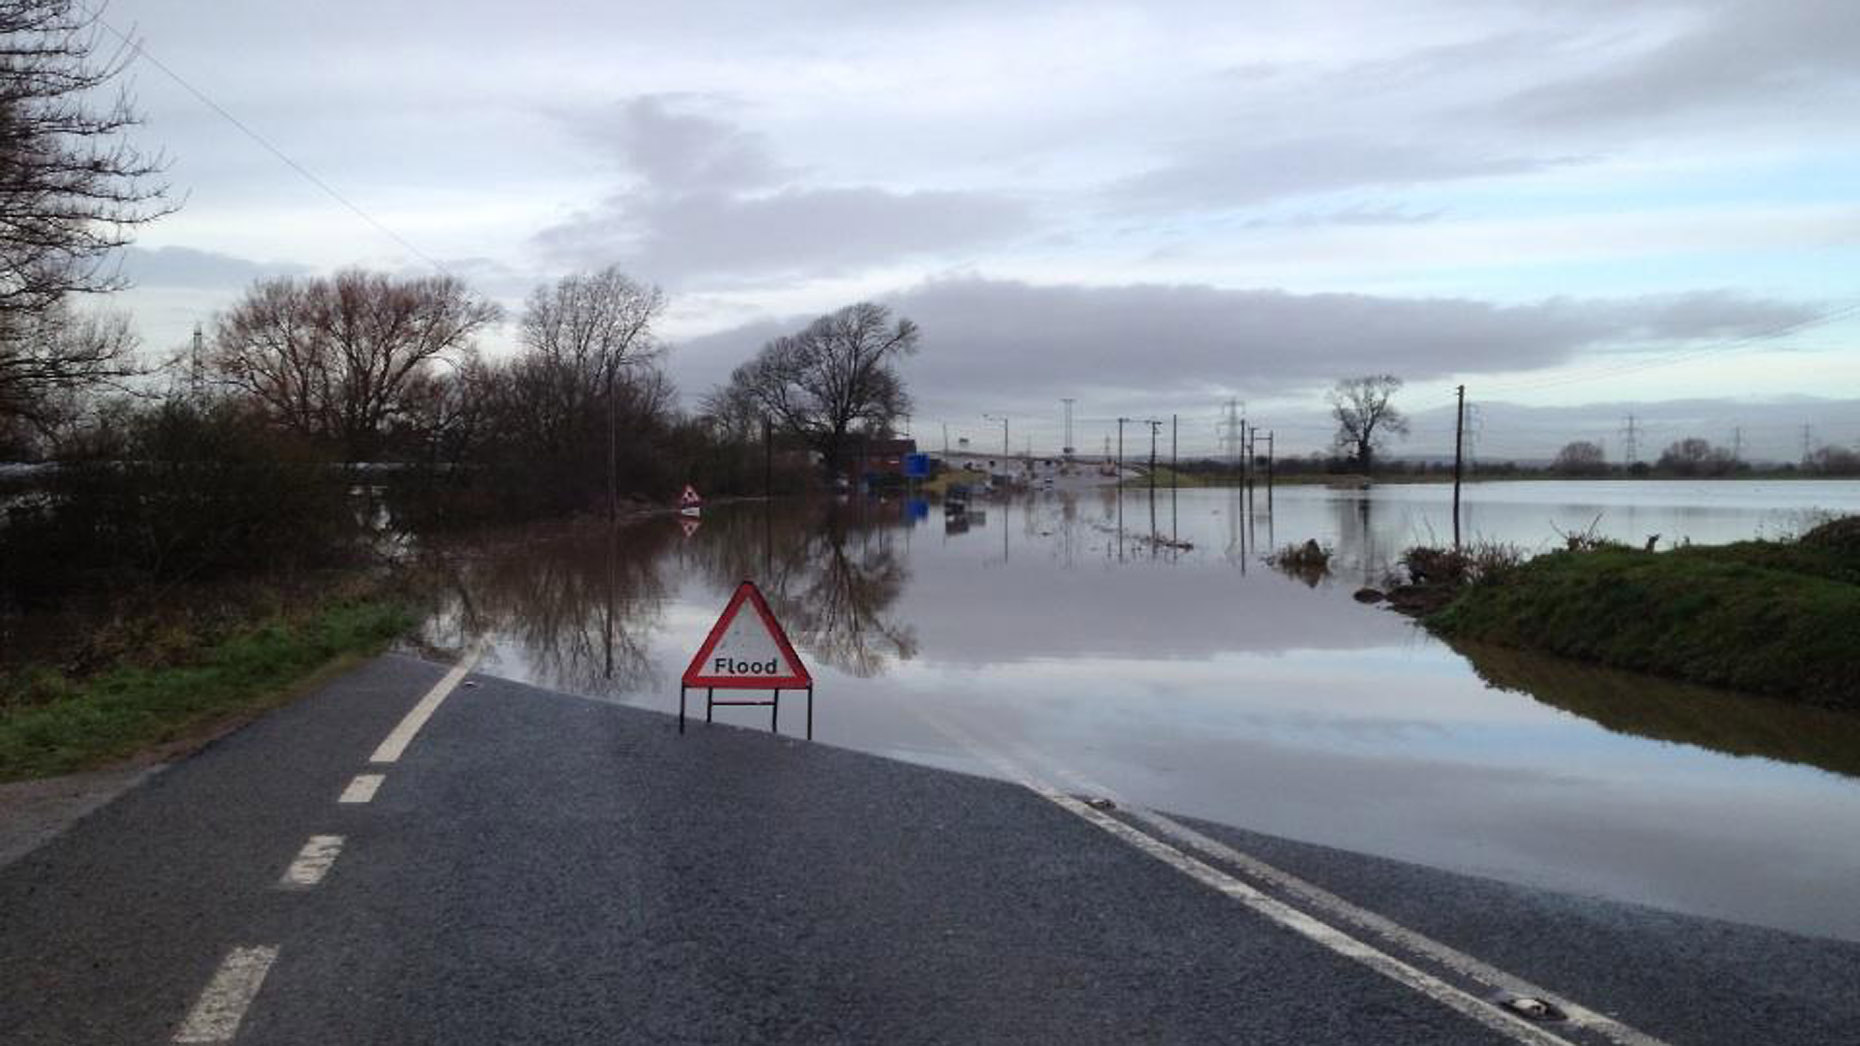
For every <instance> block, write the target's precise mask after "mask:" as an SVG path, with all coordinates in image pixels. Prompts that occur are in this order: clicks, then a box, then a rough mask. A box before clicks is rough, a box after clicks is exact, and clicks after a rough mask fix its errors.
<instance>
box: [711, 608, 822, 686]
mask: <svg viewBox="0 0 1860 1046" xmlns="http://www.w3.org/2000/svg"><path fill="white" fill-rule="evenodd" d="M684 685H685V686H688V687H700V686H701V687H706V688H711V687H714V688H717V689H720V690H777V689H792V688H799V687H811V686H813V685H814V677H813V676H811V675H809V674H808V671H807V666H806V665H804V664H802V663H801V656H800V655H799V654H796V653H795V652H794V645H793V644H791V643H789V642H788V635H787V633H785V632H783V631H782V628H781V625H780V624H779V623H778V622H776V620H775V614H774V612H773V611H771V610H769V604H768V601H767V600H765V599H763V598H762V592H761V590H760V589H758V588H756V585H755V582H753V581H745V582H743V583H742V584H740V585H738V586H736V594H735V595H732V596H731V597H730V602H729V604H728V605H727V606H725V607H724V608H723V613H722V615H720V616H719V617H718V618H717V623H716V624H715V625H712V626H711V629H710V635H709V636H707V637H705V639H704V643H703V645H702V646H700V647H698V652H697V656H696V657H693V658H692V659H691V665H690V667H688V668H686V669H685V675H684Z"/></svg>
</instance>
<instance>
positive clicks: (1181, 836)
mask: <svg viewBox="0 0 1860 1046" xmlns="http://www.w3.org/2000/svg"><path fill="white" fill-rule="evenodd" d="M1120 809H1122V810H1123V811H1124V812H1125V813H1127V814H1129V815H1130V816H1131V817H1133V818H1136V819H1137V820H1139V821H1143V822H1144V823H1146V824H1150V825H1153V826H1155V828H1156V829H1157V830H1158V831H1160V832H1162V833H1163V834H1165V835H1168V836H1172V837H1174V838H1175V839H1176V840H1178V841H1180V842H1182V843H1184V844H1186V845H1187V846H1189V847H1190V848H1192V849H1196V850H1200V851H1201V852H1202V853H1204V854H1206V855H1208V856H1210V857H1213V858H1215V859H1217V860H1221V861H1227V862H1229V863H1231V864H1233V865H1236V866H1238V867H1239V868H1240V869H1241V870H1243V871H1245V872H1246V873H1247V874H1249V875H1252V876H1254V877H1256V878H1259V879H1263V880H1265V881H1266V882H1269V883H1271V884H1273V885H1274V886H1277V887H1279V888H1281V889H1283V890H1285V891H1286V892H1287V893H1290V894H1293V895H1295V896H1297V897H1298V898H1299V899H1300V900H1302V901H1304V902H1306V903H1307V904H1310V905H1311V906H1313V907H1315V908H1318V909H1320V910H1321V911H1323V912H1324V913H1325V914H1327V915H1330V916H1332V917H1334V918H1336V919H1339V920H1341V921H1343V922H1347V923H1352V924H1354V925H1356V926H1358V927H1361V928H1362V929H1364V930H1367V931H1369V932H1370V933H1373V934H1376V935H1378V936H1381V937H1385V938H1388V939H1389V940H1392V941H1395V942H1396V943H1397V944H1399V945H1401V947H1403V948H1404V949H1407V950H1409V951H1412V952H1414V953H1416V954H1419V955H1424V956H1426V957H1427V958H1429V959H1431V960H1433V961H1434V962H1437V963H1440V964H1441V965H1442V966H1445V967H1447V968H1448V969H1451V970H1453V971H1454V972H1455V973H1458V974H1460V975H1462V976H1464V977H1467V978H1470V979H1472V980H1475V981H1478V982H1480V983H1481V984H1487V985H1490V986H1491V987H1493V988H1494V989H1497V990H1499V991H1504V992H1509V993H1511V994H1512V995H1522V996H1529V997H1532V998H1538V999H1542V1000H1544V1001H1545V1002H1548V1003H1551V1004H1553V1005H1555V1006H1556V1008H1557V1009H1559V1010H1562V1011H1563V1016H1564V1018H1565V1019H1567V1021H1568V1022H1569V1023H1570V1024H1571V1025H1574V1026H1575V1027H1579V1028H1586V1029H1588V1030H1590V1031H1593V1032H1595V1033H1596V1034H1598V1035H1601V1036H1603V1037H1604V1038H1607V1039H1609V1040H1610V1041H1612V1042H1616V1043H1619V1044H1620V1046H1667V1044H1666V1043H1665V1042H1664V1041H1663V1040H1660V1039H1656V1038H1654V1037H1653V1036H1651V1035H1648V1034H1647V1033H1646V1032H1643V1031H1640V1030H1638V1029H1635V1028H1631V1027H1629V1026H1627V1025H1625V1024H1622V1023H1621V1022H1620V1021H1617V1020H1615V1019H1614V1018H1612V1017H1609V1016H1607V1015H1606V1014H1601V1013H1597V1012H1596V1011H1594V1010H1591V1009H1589V1008H1588V1007H1587V1006H1584V1005H1582V1004H1581V1003H1577V1002H1572V1001H1571V1000H1569V999H1567V998H1565V997H1563V996H1562V995H1560V994H1558V993H1556V992H1553V991H1550V990H1549V989H1547V988H1543V987H1540V986H1538V985H1536V984H1533V983H1531V982H1530V981H1527V980H1525V979H1524V978H1522V977H1519V976H1518V975H1516V974H1513V973H1507V972H1506V971H1504V970H1501V969H1499V968H1498V967H1496V966H1493V965H1492V964H1490V963H1488V962H1486V961H1485V960H1483V959H1480V958H1477V957H1475V956H1472V955H1468V954H1467V953H1465V952H1462V951H1460V950H1459V949H1457V948H1454V947H1453V946H1452V945H1449V944H1443V943H1441V942H1440V941H1436V940H1434V939H1433V938H1432V937H1429V936H1427V935H1426V934H1423V933H1421V932H1419V931H1418V930H1412V929H1409V928H1408V927H1406V926H1403V925H1402V924H1400V923H1398V922H1396V921H1394V920H1393V919H1390V918H1388V917H1387V916H1385V915H1379V914H1377V913H1376V912H1373V911H1370V910H1369V909H1367V908H1364V907H1362V906H1360V905H1357V904H1352V903H1351V902H1349V901H1346V900H1344V899H1343V898H1341V897H1339V896H1337V895H1336V894H1334V893H1331V892H1330V891H1329V890H1326V889H1324V888H1323V887H1321V886H1318V885H1317V884H1315V883H1311V882H1307V881H1306V880H1304V879H1301V878H1299V877H1298V876H1296V875H1293V874H1292V873H1290V872H1287V871H1284V870H1282V869H1280V868H1277V867H1275V866H1273V865H1270V864H1267V863H1266V862H1265V861H1262V860H1260V859H1259V858H1257V857H1254V856H1252V855H1251V854H1248V853H1245V852H1244V851H1241V850H1237V849H1235V848H1233V847H1231V846H1229V845H1227V844H1226V843H1223V842H1221V841H1220V840H1218V839H1213V838H1210V837H1208V836H1206V835H1203V834H1202V833H1200V832H1197V831H1195V830H1194V829H1193V828H1190V827H1188V826H1187V825H1184V824H1181V823H1178V822H1176V821H1174V820H1172V819H1171V818H1169V817H1168V816H1166V815H1164V814H1160V813H1157V812H1156V811H1154V810H1150V809H1146V808H1144V807H1141V806H1124V807H1120Z"/></svg>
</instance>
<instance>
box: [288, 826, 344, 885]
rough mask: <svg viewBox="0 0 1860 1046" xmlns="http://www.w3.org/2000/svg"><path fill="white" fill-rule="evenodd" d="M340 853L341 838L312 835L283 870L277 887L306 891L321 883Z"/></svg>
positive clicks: (337, 836)
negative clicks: (289, 864)
mask: <svg viewBox="0 0 1860 1046" xmlns="http://www.w3.org/2000/svg"><path fill="white" fill-rule="evenodd" d="M340 853H342V836H340V835H313V836H311V837H310V841H309V842H307V843H305V844H304V848H303V849H302V850H299V851H297V859H296V860H295V861H292V862H291V866H290V867H289V868H286V869H285V870H284V875H283V876H282V877H281V878H279V879H278V885H279V886H282V887H285V888H286V889H292V890H307V889H309V888H310V887H312V886H315V885H316V884H318V883H320V882H322V881H323V877H324V876H326V875H328V874H329V869H330V866H331V865H333V864H335V863H336V857H337V855H338V854H340Z"/></svg>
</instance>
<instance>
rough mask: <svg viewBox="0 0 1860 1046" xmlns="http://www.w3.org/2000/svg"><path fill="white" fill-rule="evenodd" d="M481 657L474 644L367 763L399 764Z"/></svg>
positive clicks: (481, 653)
mask: <svg viewBox="0 0 1860 1046" xmlns="http://www.w3.org/2000/svg"><path fill="white" fill-rule="evenodd" d="M483 656H484V646H483V644H474V645H473V646H472V648H471V649H470V650H469V651H467V652H466V654H465V656H464V657H463V658H461V659H459V663H458V664H456V665H453V666H452V671H450V672H447V673H446V675H445V678H443V679H441V680H440V681H439V682H438V683H436V684H434V686H433V688H432V689H431V690H428V691H427V692H426V696H425V697H422V698H420V703H419V704H417V705H414V706H413V709H412V711H410V712H408V713H407V715H406V717H405V718H403V719H401V721H400V723H399V725H397V726H395V727H394V729H393V731H392V732H391V733H389V734H388V735H387V738H386V739H385V740H383V741H382V742H381V746H380V747H379V748H376V749H375V754H374V755H373V756H372V757H370V759H369V762H374V763H394V762H399V761H400V757H401V753H403V752H405V751H406V750H407V746H408V745H409V744H411V743H412V742H413V736H414V735H415V734H417V733H419V732H420V728H421V727H423V726H425V725H426V721H427V720H428V719H431V718H432V717H433V713H434V712H435V711H438V709H439V704H440V702H442V701H444V700H445V699H446V696H447V695H448V694H450V693H452V691H453V689H454V688H455V687H457V686H458V685H459V680H461V679H464V678H465V677H466V676H467V675H468V674H470V672H471V670H472V669H473V668H474V667H476V666H477V664H478V659H479V658H480V657H483Z"/></svg>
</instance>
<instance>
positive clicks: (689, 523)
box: [678, 516, 704, 538]
mask: <svg viewBox="0 0 1860 1046" xmlns="http://www.w3.org/2000/svg"><path fill="white" fill-rule="evenodd" d="M678 525H679V526H681V527H683V528H684V531H685V537H687V538H688V537H690V536H691V535H693V534H695V533H697V532H698V528H699V527H701V526H703V525H704V524H703V523H702V522H701V521H699V520H696V519H692V518H691V517H689V516H687V517H685V518H684V519H681V520H679V521H678Z"/></svg>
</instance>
